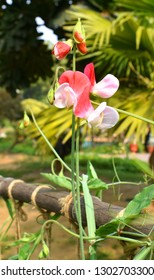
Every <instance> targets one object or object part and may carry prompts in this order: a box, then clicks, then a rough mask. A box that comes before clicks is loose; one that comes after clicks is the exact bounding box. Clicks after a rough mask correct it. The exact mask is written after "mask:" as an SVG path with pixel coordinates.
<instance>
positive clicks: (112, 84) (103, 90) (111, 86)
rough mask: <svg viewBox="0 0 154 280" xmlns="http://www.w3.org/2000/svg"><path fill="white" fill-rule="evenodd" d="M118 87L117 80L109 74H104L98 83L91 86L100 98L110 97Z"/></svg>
mask: <svg viewBox="0 0 154 280" xmlns="http://www.w3.org/2000/svg"><path fill="white" fill-rule="evenodd" d="M118 87H119V80H118V79H117V78H116V77H115V76H113V75H111V74H108V75H106V76H105V77H104V78H103V79H102V80H101V81H100V82H99V83H97V84H95V85H94V86H93V89H92V92H93V93H95V94H97V95H99V96H101V97H102V98H109V97H111V96H112V95H113V94H114V93H115V92H116V91H117V89H118Z"/></svg>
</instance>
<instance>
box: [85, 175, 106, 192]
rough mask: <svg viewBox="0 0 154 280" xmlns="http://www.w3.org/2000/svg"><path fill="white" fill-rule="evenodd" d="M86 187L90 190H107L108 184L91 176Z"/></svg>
mask: <svg viewBox="0 0 154 280" xmlns="http://www.w3.org/2000/svg"><path fill="white" fill-rule="evenodd" d="M88 188H89V189H90V190H107V189H108V185H107V184H106V183H105V182H103V181H102V180H100V179H98V178H93V179H90V180H89V181H88Z"/></svg>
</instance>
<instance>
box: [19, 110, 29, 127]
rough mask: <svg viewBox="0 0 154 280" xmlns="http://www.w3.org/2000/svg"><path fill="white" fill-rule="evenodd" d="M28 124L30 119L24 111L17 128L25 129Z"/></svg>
mask: <svg viewBox="0 0 154 280" xmlns="http://www.w3.org/2000/svg"><path fill="white" fill-rule="evenodd" d="M29 124H30V118H29V117H28V115H27V113H26V111H25V112H24V118H23V120H22V121H21V123H20V126H19V128H21V129H23V128H25V127H27V126H28V125H29Z"/></svg>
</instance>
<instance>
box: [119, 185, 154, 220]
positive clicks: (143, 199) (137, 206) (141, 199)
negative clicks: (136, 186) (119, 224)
mask: <svg viewBox="0 0 154 280" xmlns="http://www.w3.org/2000/svg"><path fill="white" fill-rule="evenodd" d="M153 198H154V184H153V185H150V186H148V187H146V188H144V189H143V190H142V191H141V192H140V193H138V194H137V195H136V196H135V197H134V199H133V200H131V201H130V202H129V203H128V205H127V207H126V209H125V212H124V215H123V218H133V217H135V216H137V215H138V214H139V213H140V212H141V210H142V209H143V208H145V207H147V206H148V205H149V204H150V203H151V200H152V199H153Z"/></svg>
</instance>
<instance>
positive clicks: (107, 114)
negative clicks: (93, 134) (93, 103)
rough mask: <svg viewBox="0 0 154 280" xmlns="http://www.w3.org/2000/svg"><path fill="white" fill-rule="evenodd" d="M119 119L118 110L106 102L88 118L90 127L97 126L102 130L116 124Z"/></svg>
mask: <svg viewBox="0 0 154 280" xmlns="http://www.w3.org/2000/svg"><path fill="white" fill-rule="evenodd" d="M118 120H119V114H118V113H117V111H116V110H115V109H114V108H112V107H110V106H106V102H102V103H101V104H100V105H99V106H98V107H97V108H96V109H95V110H94V109H93V112H91V113H90V115H89V116H88V118H87V121H88V125H89V126H90V127H97V128H99V129H100V130H101V131H104V130H106V129H109V128H111V127H113V126H115V125H116V123H117V122H118Z"/></svg>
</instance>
